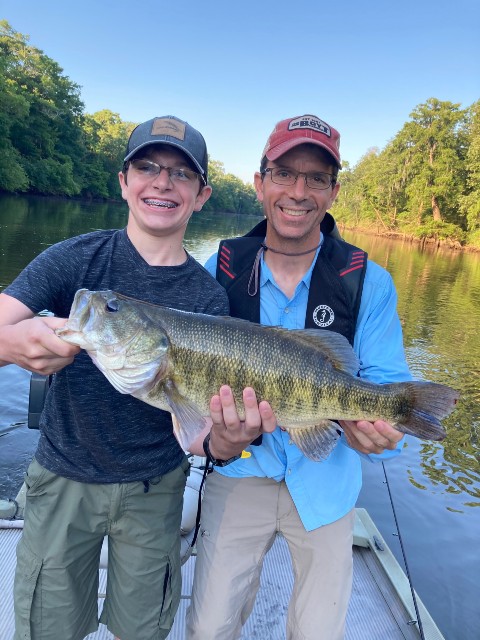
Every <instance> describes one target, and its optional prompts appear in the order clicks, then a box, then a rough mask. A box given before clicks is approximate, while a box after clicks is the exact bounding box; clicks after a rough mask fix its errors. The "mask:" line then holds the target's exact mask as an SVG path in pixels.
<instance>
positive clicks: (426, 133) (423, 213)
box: [391, 98, 466, 224]
mask: <svg viewBox="0 0 480 640" xmlns="http://www.w3.org/2000/svg"><path fill="white" fill-rule="evenodd" d="M459 107H460V105H459V104H453V103H451V102H441V101H439V100H437V99H436V98H430V99H429V100H427V102H426V103H425V104H421V105H419V106H418V107H416V109H414V111H413V112H412V113H411V114H410V117H411V120H410V121H409V122H407V123H406V124H405V125H404V126H403V128H402V130H401V131H400V132H399V133H398V134H397V136H396V137H395V139H394V141H393V142H392V145H391V152H392V153H393V154H394V156H395V157H396V158H397V162H398V167H399V168H401V171H402V174H403V175H404V177H405V182H406V189H405V193H406V196H407V203H406V206H407V208H408V209H409V211H410V212H411V213H412V214H414V215H415V217H416V223H417V224H422V223H423V222H425V221H426V220H428V219H433V220H434V221H437V222H441V221H446V222H453V223H456V224H461V223H462V219H461V216H459V213H458V200H459V197H460V195H461V194H462V191H463V188H464V167H463V162H464V158H465V154H466V136H465V132H464V123H465V116H466V111H465V110H461V109H460V108H459Z"/></svg>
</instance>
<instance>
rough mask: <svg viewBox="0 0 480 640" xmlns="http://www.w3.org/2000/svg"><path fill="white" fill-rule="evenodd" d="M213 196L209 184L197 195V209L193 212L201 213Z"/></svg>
mask: <svg viewBox="0 0 480 640" xmlns="http://www.w3.org/2000/svg"><path fill="white" fill-rule="evenodd" d="M211 195H212V187H211V186H210V185H209V184H207V185H205V186H204V187H203V189H202V190H201V191H200V192H199V194H198V195H197V197H196V199H195V207H194V209H193V210H194V211H201V209H202V207H203V205H204V204H205V202H206V201H207V200H208V199H209V198H210V196H211Z"/></svg>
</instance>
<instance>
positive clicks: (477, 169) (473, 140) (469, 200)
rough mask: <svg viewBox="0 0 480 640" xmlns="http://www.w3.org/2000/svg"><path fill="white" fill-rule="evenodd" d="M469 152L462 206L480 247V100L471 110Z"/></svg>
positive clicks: (469, 228) (461, 200)
mask: <svg viewBox="0 0 480 640" xmlns="http://www.w3.org/2000/svg"><path fill="white" fill-rule="evenodd" d="M467 135H468V142H469V144H468V151H467V154H466V162H465V168H466V173H467V177H466V189H465V194H464V195H463V197H462V198H461V199H460V206H461V209H462V212H463V214H464V216H465V218H466V221H467V228H468V230H469V231H470V232H471V233H472V236H473V235H475V236H478V244H479V245H480V100H478V101H477V102H475V103H474V104H473V105H472V106H471V107H470V109H469V114H468V126H467Z"/></svg>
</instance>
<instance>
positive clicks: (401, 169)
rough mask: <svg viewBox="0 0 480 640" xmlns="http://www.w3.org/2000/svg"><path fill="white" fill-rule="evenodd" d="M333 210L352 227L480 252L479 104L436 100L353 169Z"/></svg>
mask: <svg viewBox="0 0 480 640" xmlns="http://www.w3.org/2000/svg"><path fill="white" fill-rule="evenodd" d="M345 165H346V166H344V170H343V171H342V172H341V174H340V182H341V185H342V188H341V189H340V193H339V196H338V198H337V202H336V203H335V205H334V207H333V210H332V211H333V212H334V213H335V217H336V218H337V219H338V220H339V221H341V222H343V223H344V224H346V225H347V226H348V227H357V228H361V229H367V228H370V229H374V230H375V231H376V232H378V233H386V234H396V233H400V234H404V235H407V236H411V237H417V238H435V239H438V240H439V241H442V240H443V241H448V242H449V243H451V244H453V245H455V244H456V245H463V244H469V245H471V246H475V247H477V248H480V101H477V102H475V103H474V104H473V105H471V106H470V107H468V108H466V109H461V108H460V104H454V103H452V102H442V101H440V100H437V99H436V98H430V99H429V100H427V101H426V102H425V103H424V104H420V105H418V106H417V107H416V108H415V109H414V110H413V111H412V113H411V114H410V120H409V121H408V122H406V123H405V124H404V126H403V127H402V129H401V130H400V131H399V132H398V133H397V135H396V136H395V137H394V138H393V139H392V140H391V141H390V142H389V143H388V144H387V145H386V147H385V148H384V149H383V150H382V151H379V150H378V149H371V150H370V151H368V152H367V153H366V154H365V155H364V156H363V158H361V160H360V161H359V162H358V163H357V164H356V165H355V166H354V167H353V168H350V167H349V166H348V163H345Z"/></svg>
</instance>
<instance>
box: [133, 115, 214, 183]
mask: <svg viewBox="0 0 480 640" xmlns="http://www.w3.org/2000/svg"><path fill="white" fill-rule="evenodd" d="M151 144H168V145H171V146H172V147H177V149H180V151H183V153H185V154H186V155H187V156H188V157H189V158H190V160H191V161H192V162H193V164H194V165H195V167H196V168H197V169H198V172H199V173H200V174H201V175H202V176H203V178H204V180H205V184H207V173H208V153H207V145H206V144H205V140H204V139H203V136H202V134H201V133H200V132H199V131H197V130H196V129H194V128H193V127H192V126H191V125H189V124H188V122H184V121H183V120H180V118H176V117H175V116H161V117H159V118H152V120H148V121H147V122H143V123H142V124H139V125H138V126H137V127H135V129H134V130H133V131H132V133H131V134H130V138H129V140H128V145H127V151H126V155H125V158H124V162H127V161H128V160H130V158H132V157H133V156H134V155H135V154H136V153H137V151H139V150H140V149H142V148H143V147H147V146H149V145H151Z"/></svg>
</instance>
